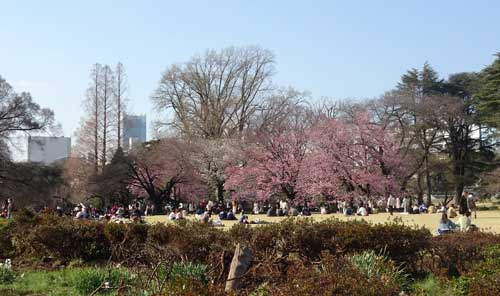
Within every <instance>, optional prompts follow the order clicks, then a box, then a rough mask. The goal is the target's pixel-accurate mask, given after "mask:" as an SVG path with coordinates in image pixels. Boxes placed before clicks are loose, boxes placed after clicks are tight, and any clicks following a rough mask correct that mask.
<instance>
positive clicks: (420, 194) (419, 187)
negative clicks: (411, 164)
mask: <svg viewBox="0 0 500 296" xmlns="http://www.w3.org/2000/svg"><path fill="white" fill-rule="evenodd" d="M417 200H418V202H423V200H424V190H423V189H422V173H421V172H418V173H417Z"/></svg>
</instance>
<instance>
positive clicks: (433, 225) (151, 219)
mask: <svg viewBox="0 0 500 296" xmlns="http://www.w3.org/2000/svg"><path fill="white" fill-rule="evenodd" d="M212 217H213V218H214V219H215V218H216V216H215V215H214V216H212ZM440 217H441V214H440V213H436V214H418V215H409V214H403V213H394V215H393V216H391V215H390V214H389V213H379V214H373V215H369V216H366V217H359V216H344V215H341V214H327V215H321V214H317V213H314V214H313V215H312V218H313V219H314V220H316V221H322V220H325V219H329V218H336V219H339V220H341V221H351V220H356V219H358V220H366V221H368V222H370V223H375V224H378V223H386V222H391V221H394V220H395V219H396V220H400V221H402V222H403V223H404V224H405V225H417V226H424V227H425V228H427V229H429V231H431V233H434V232H435V231H436V229H437V226H438V221H439V219H440ZM248 218H249V220H256V219H260V220H263V221H267V222H272V223H276V222H279V221H282V220H284V219H286V217H267V216H266V215H263V214H262V215H248ZM298 218H299V219H303V218H304V217H298ZM189 219H194V216H190V217H189ZM451 220H452V221H454V222H456V221H457V220H458V217H456V218H453V219H451ZM471 220H472V224H475V225H476V226H477V227H479V228H480V229H481V230H483V231H487V232H494V233H500V211H497V210H496V211H491V210H490V211H478V212H477V219H474V217H472V219H471ZM146 221H147V222H148V223H151V224H154V223H173V222H172V221H169V220H168V217H167V216H165V215H160V216H148V217H146ZM237 223H238V221H223V224H224V229H229V228H231V227H232V226H233V225H234V224H237Z"/></svg>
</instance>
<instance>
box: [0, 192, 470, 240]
mask: <svg viewBox="0 0 500 296" xmlns="http://www.w3.org/2000/svg"><path fill="white" fill-rule="evenodd" d="M414 200H415V199H413V198H411V197H410V196H403V197H402V198H400V197H394V196H392V195H389V196H388V197H387V198H376V199H374V198H367V197H363V196H361V197H358V198H352V199H349V200H333V201H331V202H329V203H328V204H322V205H321V206H319V207H310V206H308V204H307V203H305V204H303V205H302V206H299V207H296V206H290V204H289V203H288V201H286V200H279V201H277V202H273V203H267V204H263V203H260V202H254V203H253V207H250V206H251V205H248V203H247V204H243V203H238V202H236V201H233V202H232V203H229V202H228V203H223V202H213V201H210V200H205V201H202V202H199V203H197V204H195V203H188V204H183V203H178V204H175V205H174V204H168V205H166V206H165V207H164V208H162V209H159V210H160V211H157V209H156V208H155V205H154V204H147V203H146V202H145V201H144V200H135V201H134V202H132V203H130V204H129V205H127V206H125V205H119V204H114V205H113V206H108V207H105V208H97V207H92V206H87V205H85V204H84V203H79V204H78V205H74V207H72V208H71V207H70V208H68V206H66V207H63V206H57V207H56V213H58V214H59V215H61V216H62V215H69V216H72V217H74V219H78V220H85V219H94V220H104V221H113V222H118V223H126V222H130V221H133V222H142V221H143V220H142V217H143V216H150V215H153V214H156V213H158V212H163V214H166V215H167V216H168V220H170V221H179V220H183V219H186V218H188V217H189V216H193V217H194V218H195V219H196V220H198V221H200V222H201V223H204V224H211V225H214V226H223V223H224V221H238V222H239V223H242V224H265V223H268V222H266V221H263V220H260V219H256V220H250V219H249V216H248V215H247V214H246V212H245V209H248V213H250V212H251V213H252V214H255V215H258V214H265V215H266V216H267V217H284V216H311V213H312V212H313V211H317V212H319V213H320V214H343V215H346V216H368V215H370V214H374V213H378V212H381V211H386V212H388V213H390V215H393V214H394V213H395V212H398V213H401V214H423V213H442V216H441V218H440V220H439V227H438V230H437V233H438V234H441V233H446V232H450V231H455V230H461V231H470V230H474V229H475V228H476V227H475V226H474V225H473V224H472V223H471V217H472V215H473V216H474V218H477V211H476V210H477V207H476V199H475V197H474V195H473V194H472V193H468V192H464V194H463V198H462V199H461V202H460V204H459V205H458V209H457V207H456V205H454V204H451V205H449V206H446V205H445V204H444V203H441V205H440V206H439V207H436V206H435V205H433V204H431V205H429V206H428V207H427V206H426V205H425V204H424V203H423V202H416V203H413V201H414ZM250 209H251V210H250ZM13 210H14V203H13V201H12V200H11V199H7V200H5V201H4V203H3V205H2V208H1V212H0V217H3V218H10V217H11V216H12V211H13ZM459 215H460V217H458V216H459ZM456 217H458V220H457V221H456V222H453V221H452V220H450V219H453V218H456Z"/></svg>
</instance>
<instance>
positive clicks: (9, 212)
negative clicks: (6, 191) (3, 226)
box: [7, 198, 14, 219]
mask: <svg viewBox="0 0 500 296" xmlns="http://www.w3.org/2000/svg"><path fill="white" fill-rule="evenodd" d="M13 210H14V202H13V201H12V198H9V199H7V219H10V218H12V211H13Z"/></svg>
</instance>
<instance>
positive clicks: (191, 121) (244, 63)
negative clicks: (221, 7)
mask: <svg viewBox="0 0 500 296" xmlns="http://www.w3.org/2000/svg"><path fill="white" fill-rule="evenodd" d="M273 72H274V56H273V55H272V54H271V53H270V52H269V51H267V50H264V49H261V48H258V47H243V48H226V49H223V50H220V51H215V50H208V51H207V52H206V53H205V54H204V55H203V56H196V57H193V58H192V59H191V60H190V61H188V62H186V63H183V64H177V65H172V66H170V67H169V68H168V69H167V70H166V71H165V73H163V75H162V78H161V80H160V84H159V86H158V88H157V90H156V92H155V94H154V95H153V97H152V99H153V103H154V104H155V107H156V108H157V110H159V111H160V112H164V111H169V110H170V111H173V113H174V118H173V119H172V120H167V121H163V123H164V124H167V125H169V126H173V127H174V128H175V129H177V130H178V131H180V132H182V133H184V134H188V135H190V136H195V137H201V138H205V139H221V138H224V137H228V136H229V137H231V136H235V135H238V134H241V133H242V132H243V130H244V129H245V127H246V126H247V124H248V121H249V119H250V117H251V116H252V114H253V113H254V112H255V110H256V107H257V105H258V102H259V101H260V100H261V99H262V98H263V97H264V96H265V94H266V92H267V91H269V90H270V88H271V81H270V79H271V76H272V74H273Z"/></svg>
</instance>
